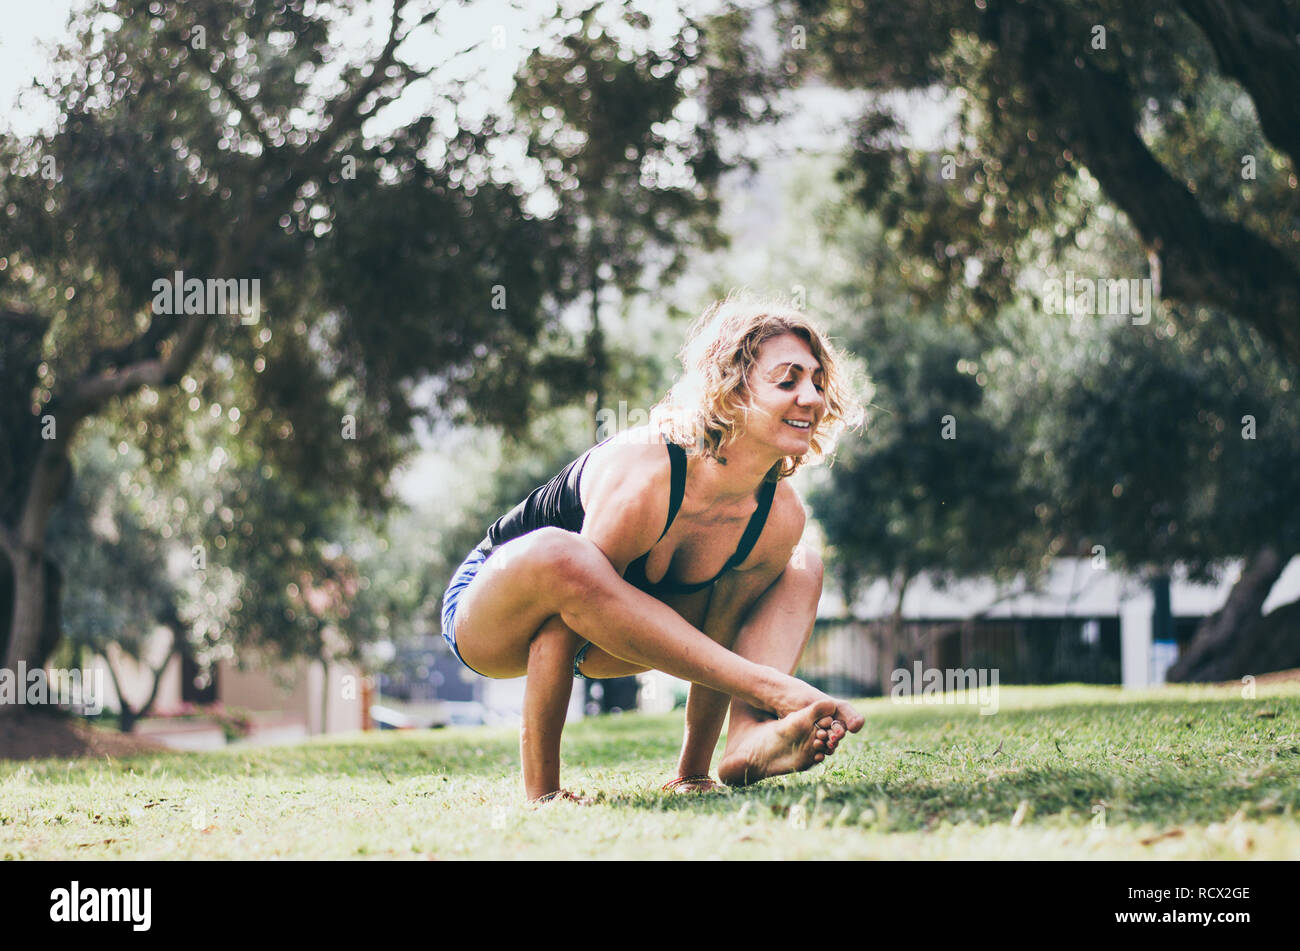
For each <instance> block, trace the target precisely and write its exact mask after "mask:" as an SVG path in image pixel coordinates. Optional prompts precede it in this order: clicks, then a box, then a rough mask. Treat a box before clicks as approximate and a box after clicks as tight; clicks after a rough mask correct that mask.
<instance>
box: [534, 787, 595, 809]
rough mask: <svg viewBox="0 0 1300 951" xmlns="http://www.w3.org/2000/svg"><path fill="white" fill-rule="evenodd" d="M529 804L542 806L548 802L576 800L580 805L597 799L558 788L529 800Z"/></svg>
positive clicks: (591, 802) (591, 803)
mask: <svg viewBox="0 0 1300 951" xmlns="http://www.w3.org/2000/svg"><path fill="white" fill-rule="evenodd" d="M528 802H529V805H533V806H540V805H544V804H546V803H548V802H574V803H577V804H578V805H580V806H590V805H593V804H594V803H595V802H596V800H594V799H592V798H591V797H590V796H579V795H577V794H576V793H571V792H569V791H568V790H567V789H557V790H555V791H554V792H548V793H547V794H546V795H545V796H538V797H537V798H536V799H530V800H528Z"/></svg>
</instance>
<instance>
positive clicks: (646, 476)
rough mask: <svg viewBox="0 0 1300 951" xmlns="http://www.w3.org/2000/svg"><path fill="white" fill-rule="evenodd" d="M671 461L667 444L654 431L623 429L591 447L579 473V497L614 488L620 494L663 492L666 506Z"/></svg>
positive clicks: (641, 428)
mask: <svg viewBox="0 0 1300 951" xmlns="http://www.w3.org/2000/svg"><path fill="white" fill-rule="evenodd" d="M671 479H672V462H671V459H670V457H669V454H668V448H667V444H666V443H665V442H664V440H663V438H662V437H661V436H660V435H659V433H658V432H657V431H654V430H651V429H650V428H649V427H646V426H641V427H637V428H636V429H629V430H625V431H624V432H621V433H618V434H616V435H614V436H611V437H610V438H609V439H607V440H605V441H604V442H602V443H600V444H599V445H597V446H594V447H592V449H591V455H590V456H589V457H588V459H587V463H586V466H585V468H584V469H583V473H582V483H581V490H582V498H583V503H584V504H586V503H587V501H588V499H589V498H590V497H591V493H592V492H594V491H599V490H602V489H603V490H608V489H610V488H613V487H617V488H618V490H619V493H618V494H619V495H620V496H624V497H626V496H627V495H629V494H631V495H639V494H641V493H646V492H648V493H655V492H656V490H660V489H662V493H659V494H662V495H663V496H664V504H665V505H667V498H668V487H669V485H670V482H671Z"/></svg>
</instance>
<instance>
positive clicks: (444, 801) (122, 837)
mask: <svg viewBox="0 0 1300 951" xmlns="http://www.w3.org/2000/svg"><path fill="white" fill-rule="evenodd" d="M1257 689H1258V693H1257V695H1256V696H1255V697H1254V698H1249V699H1248V698H1243V697H1242V695H1241V688H1222V687H1200V688H1189V687H1168V688H1162V689H1159V690H1150V691H1122V690H1120V689H1117V688H1099V687H1082V686H1062V687H1022V688H1003V689H1002V691H1001V696H1000V698H999V699H1000V702H999V707H998V712H997V713H996V714H994V715H991V716H981V715H980V714H979V712H978V708H977V707H975V706H961V705H918V706H905V705H899V704H893V703H890V702H889V701H888V700H871V701H866V702H864V703H863V704H862V705H861V707H860V709H862V710H863V712H864V713H865V714H866V717H867V724H866V727H865V728H864V729H863V731H862V732H861V733H860V734H858V735H857V736H855V737H850V738H849V739H848V740H847V741H846V744H845V745H844V746H843V747H841V749H840V751H839V752H838V753H837V754H836V755H835V757H834V758H833V760H832V761H831V762H829V763H827V764H825V765H822V766H818V767H815V768H814V769H812V770H810V771H808V772H806V773H802V774H799V775H796V776H787V777H781V778H779V779H775V780H768V781H766V782H763V783H760V784H758V785H756V786H753V787H750V788H748V789H744V790H737V791H733V792H731V793H729V794H720V795H713V796H706V797H680V796H676V797H675V796H671V795H667V794H664V793H660V792H659V791H658V787H659V785H660V784H661V783H663V782H664V781H665V780H666V779H668V778H670V776H671V773H670V772H669V769H670V766H671V764H672V762H673V758H674V754H675V752H676V749H677V745H678V742H679V740H680V731H681V722H682V712H681V711H680V710H678V711H676V712H674V713H672V714H665V715H658V716H642V715H623V716H620V717H615V718H604V719H597V720H588V721H585V722H582V723H578V724H573V725H571V726H570V727H569V728H568V729H567V730H566V732H565V737H564V763H565V772H564V781H565V785H566V786H568V787H569V788H571V789H576V790H581V791H584V792H587V793H589V794H594V795H596V796H597V797H598V802H597V804H596V805H594V806H589V807H582V806H577V805H573V804H569V803H553V804H549V805H547V806H543V807H529V806H525V805H524V804H523V803H522V802H521V785H520V781H519V776H518V734H517V732H516V731H514V730H512V729H496V728H491V729H489V728H476V729H469V728H460V729H448V730H439V731H419V732H409V733H408V732H402V733H393V732H385V733H369V734H351V735H345V736H341V737H337V736H336V737H331V738H328V739H323V740H319V741H315V742H311V743H307V744H303V745H300V746H295V747H280V748H261V749H249V750H242V751H236V750H231V751H226V752H221V753H205V754H194V753H176V754H167V755H145V756H139V757H132V758H128V759H107V758H105V759H99V760H92V759H79V760H53V759H47V760H31V761H27V762H22V763H19V762H7V761H6V762H0V856H2V857H4V858H6V859H8V858H26V859H62V858H87V859H114V858H130V859H154V858H165V859H172V858H187V859H189V858H199V859H248V858H272V857H279V858H350V857H367V858H444V859H451V858H554V857H596V858H716V857H723V858H737V859H760V858H789V859H798V858H817V857H829V858H892V859H911V858H916V859H932V858H1007V859H1021V858H1106V859H1133V858H1139V859H1140V858H1151V859H1167V858H1197V859H1202V858H1215V859H1221V858H1274V859H1278V858H1291V859H1294V858H1300V816H1298V815H1297V813H1300V728H1298V726H1297V724H1298V723H1300V684H1297V683H1294V682H1291V683H1282V684H1274V685H1267V686H1265V685H1260V686H1259V687H1258V688H1257Z"/></svg>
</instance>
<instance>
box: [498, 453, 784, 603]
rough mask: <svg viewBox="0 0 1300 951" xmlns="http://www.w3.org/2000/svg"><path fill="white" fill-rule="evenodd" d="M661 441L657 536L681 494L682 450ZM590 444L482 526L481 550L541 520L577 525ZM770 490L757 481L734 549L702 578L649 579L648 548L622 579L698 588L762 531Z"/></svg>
mask: <svg viewBox="0 0 1300 951" xmlns="http://www.w3.org/2000/svg"><path fill="white" fill-rule="evenodd" d="M609 438H610V439H613V438H614V437H613V436H611V437H609ZM608 441H609V439H606V440H604V441H603V442H602V443H601V444H600V445H604V443H605V442H608ZM664 442H665V443H666V444H667V446H668V458H669V461H670V462H671V464H672V488H671V490H670V492H669V496H668V524H667V525H665V526H664V530H663V531H662V532H660V534H659V539H662V538H663V537H664V536H665V535H667V534H668V529H670V528H671V527H672V524H673V519H675V518H676V517H677V511H678V509H680V508H681V505H682V498H683V497H684V496H685V495H686V450H685V449H683V448H682V447H681V446H679V445H677V444H676V443H674V442H671V441H670V440H668V438H667V437H664ZM595 448H597V447H596V446H593V447H592V448H591V449H588V450H587V451H586V452H584V453H583V454H582V455H581V456H579V457H578V458H577V459H574V460H573V461H572V462H570V463H569V464H568V465H567V466H565V467H564V469H562V470H561V471H560V472H559V473H558V474H557V475H556V476H555V477H554V478H553V479H551V480H550V481H549V482H547V483H546V484H545V485H541V486H538V487H537V488H536V489H534V490H533V491H532V492H530V493H529V495H528V497H527V498H525V499H524V500H523V501H522V502H520V503H519V504H518V505H516V506H515V507H514V508H513V509H511V510H510V511H509V512H507V513H506V514H505V515H503V516H501V517H500V518H499V519H497V520H496V521H495V522H493V523H492V525H491V527H490V528H489V529H488V533H487V537H485V538H484V539H483V541H481V542H479V544H478V549H479V550H480V551H482V552H483V554H484V555H491V554H492V552H493V551H494V550H495V549H496V548H497V547H498V546H500V545H502V544H504V543H505V542H507V541H510V540H511V539H512V538H518V537H519V536H520V535H523V534H525V533H527V532H531V531H534V530H535V529H538V528H541V527H542V526H544V525H555V526H559V527H560V528H564V529H566V530H568V531H571V532H580V531H582V523H583V521H584V518H585V516H586V513H585V512H584V511H583V507H582V493H581V486H582V472H583V470H584V469H585V468H586V466H587V460H588V458H590V456H591V453H592V450H593V449H595ZM775 492H776V483H775V482H764V483H763V485H762V487H761V488H760V489H759V495H758V508H757V509H755V510H754V514H753V515H752V516H751V517H750V519H749V525H747V526H746V527H745V534H744V535H742V536H741V538H740V544H739V545H738V546H737V548H736V552H735V554H733V555H732V556H731V558H729V559H728V560H727V563H726V564H725V565H723V566H722V570H721V571H719V572H718V573H717V574H716V575H714V576H713V577H712V578H710V579H709V580H708V581H702V582H700V583H699V584H680V583H678V582H676V581H670V580H669V579H668V578H667V577H664V578H663V579H661V580H660V581H659V582H658V583H657V584H652V583H651V582H650V580H649V579H648V578H647V577H646V576H645V563H646V559H647V558H649V557H650V552H646V553H645V554H644V555H642V556H641V557H640V558H638V559H636V561H634V562H632V563H631V564H630V565H628V566H627V571H625V572H624V573H623V580H624V581H626V582H627V583H628V584H630V585H632V586H634V587H637V588H640V589H641V590H642V591H645V592H646V593H647V594H652V595H656V596H658V595H663V594H691V593H693V592H695V591H703V590H704V589H705V588H707V587H709V586H710V585H711V584H713V583H714V582H715V581H717V580H718V579H719V578H721V577H722V576H723V575H724V574H726V573H727V572H728V571H730V570H731V569H732V568H734V567H736V566H737V565H739V564H740V563H741V562H743V561H744V560H745V559H746V558H748V557H749V553H750V552H752V551H753V550H754V545H756V544H757V543H758V537H759V535H761V534H762V533H763V526H764V525H765V524H766V523H767V513H768V511H769V510H770V509H771V507H772V496H773V494H774V493H775ZM659 539H656V540H655V544H658V542H659ZM652 547H653V546H652Z"/></svg>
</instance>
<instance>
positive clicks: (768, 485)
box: [714, 482, 776, 581]
mask: <svg viewBox="0 0 1300 951" xmlns="http://www.w3.org/2000/svg"><path fill="white" fill-rule="evenodd" d="M775 494H776V483H775V482H764V483H763V489H762V491H761V492H760V493H759V496H758V508H756V509H754V514H753V515H752V516H751V517H750V519H749V524H748V525H746V526H745V534H744V535H742V536H741V538H740V544H739V545H737V546H736V553H735V554H734V555H732V556H731V560H730V561H728V562H727V564H726V565H725V566H724V567H723V569H722V571H720V572H718V575H717V578H721V577H722V575H723V574H724V573H726V572H727V571H730V570H731V569H732V568H734V567H736V565H739V564H740V563H741V562H743V561H744V560H745V559H746V558H748V557H749V553H750V552H751V551H753V550H754V546H755V545H756V544H758V536H760V535H762V534H763V526H764V525H766V524H767V513H768V512H769V511H770V510H771V508H772V497H773V496H774V495H775ZM717 578H715V579H714V580H715V581H716V580H717Z"/></svg>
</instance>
